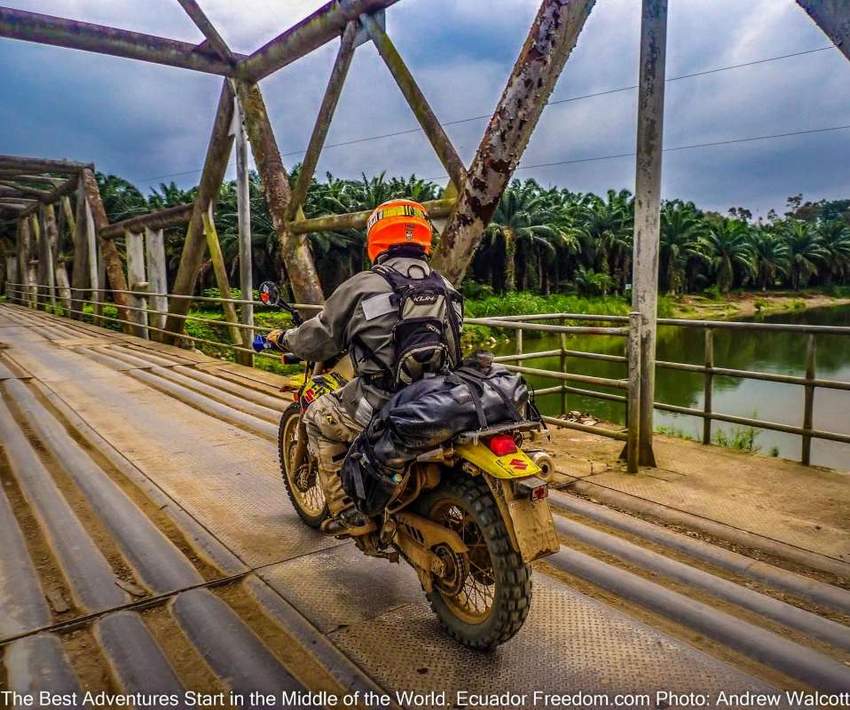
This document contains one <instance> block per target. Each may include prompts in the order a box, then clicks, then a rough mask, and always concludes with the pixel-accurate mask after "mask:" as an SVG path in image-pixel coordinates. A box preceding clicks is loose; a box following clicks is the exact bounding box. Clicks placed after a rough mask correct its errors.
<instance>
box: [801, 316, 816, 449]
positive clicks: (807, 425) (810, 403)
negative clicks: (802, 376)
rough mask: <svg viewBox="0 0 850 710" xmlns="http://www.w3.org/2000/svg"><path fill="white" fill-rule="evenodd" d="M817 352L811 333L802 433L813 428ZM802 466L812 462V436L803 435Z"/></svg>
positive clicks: (807, 343)
mask: <svg viewBox="0 0 850 710" xmlns="http://www.w3.org/2000/svg"><path fill="white" fill-rule="evenodd" d="M816 357H817V351H816V348H815V334H814V333H811V334H810V335H809V338H808V340H807V341H806V384H805V394H804V399H803V432H810V431H811V430H812V429H813V428H814V419H815V416H814V414H815V412H814V410H815V385H814V380H815V360H816ZM801 460H802V463H803V465H804V466H808V465H810V464H811V462H812V436H811V434H808V433H804V434H803V455H802V457H801Z"/></svg>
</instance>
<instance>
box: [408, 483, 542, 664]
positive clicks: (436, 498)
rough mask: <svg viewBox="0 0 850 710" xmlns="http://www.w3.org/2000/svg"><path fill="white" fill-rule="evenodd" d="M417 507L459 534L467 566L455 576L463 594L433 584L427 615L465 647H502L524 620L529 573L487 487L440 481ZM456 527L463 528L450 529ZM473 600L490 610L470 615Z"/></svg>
mask: <svg viewBox="0 0 850 710" xmlns="http://www.w3.org/2000/svg"><path fill="white" fill-rule="evenodd" d="M416 505H417V509H418V512H419V513H420V515H424V516H426V517H428V518H429V519H431V520H435V521H437V522H440V523H441V524H444V525H446V524H448V525H449V527H452V529H454V530H455V532H458V534H461V531H462V532H463V534H461V537H463V538H464V542H466V543H467V545H469V546H470V553H468V554H467V555H464V557H465V558H466V560H465V561H463V562H462V564H461V565H458V567H459V575H460V576H463V575H464V574H465V578H466V582H464V583H463V588H462V589H461V590H460V591H457V590H456V588H455V589H454V590H446V589H441V588H440V586H438V583H437V580H435V583H434V589H433V591H432V592H430V593H428V594H427V597H428V601H429V602H430V603H431V609H433V611H434V613H435V614H436V615H437V617H438V618H439V619H440V622H441V623H442V625H443V627H444V628H445V629H446V631H447V632H448V634H449V635H450V636H451V637H452V638H454V639H456V640H457V641H459V642H460V643H462V644H463V645H464V646H468V647H469V648H474V649H477V650H481V651H486V650H490V649H493V648H495V647H496V646H498V645H500V644H503V643H505V642H506V641H508V640H509V639H510V638H512V637H513V636H514V635H515V634H516V633H517V632H518V631H519V630H520V629H521V628H522V625H523V624H524V623H525V619H526V617H527V616H528V610H529V608H530V606H531V568H530V567H529V566H528V565H526V564H524V563H523V561H522V558H521V557H520V555H519V554H518V553H517V552H516V551H515V550H514V549H513V546H512V545H511V541H510V537H509V536H508V532H507V530H506V529H505V525H504V523H503V521H502V517H501V514H500V513H499V509H498V507H497V506H496V501H495V500H494V499H493V496H492V493H491V492H490V489H489V488H488V487H487V484H486V483H485V482H484V481H483V480H481V479H480V478H468V477H466V476H462V477H456V478H449V479H444V482H443V483H442V484H441V485H440V486H439V487H438V488H437V489H435V490H434V491H431V492H429V493H426V494H425V495H423V496H422V497H421V498H420V499H419V501H417V504H416ZM455 521H462V522H457V524H452V522H455ZM472 542H474V545H473V544H471V543H472ZM476 558H477V560H476ZM453 591H454V592H455V593H452V592H453ZM490 595H492V596H491V597H490ZM475 598H478V599H484V600H485V601H484V602H482V604H481V605H480V606H486V605H487V602H486V600H487V599H488V598H490V603H489V608H488V609H486V610H484V611H481V610H479V609H471V608H470V607H471V606H473V604H472V600H473V599H475Z"/></svg>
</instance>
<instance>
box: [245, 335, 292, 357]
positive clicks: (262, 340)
mask: <svg viewBox="0 0 850 710" xmlns="http://www.w3.org/2000/svg"><path fill="white" fill-rule="evenodd" d="M251 348H252V349H253V350H254V352H257V353H261V352H263V351H265V350H277V351H278V352H280V353H282V355H281V359H282V360H283V362H284V364H286V365H297V364H298V363H299V362H303V360H302V359H301V358H300V357H298V356H297V355H296V354H295V353H290V352H286V351H285V350H281V349H280V348H279V347H278V346H277V345H276V344H275V343H273V342H272V341H271V340H269V339H268V338H267V337H266V336H265V335H259V334H258V335H255V336H254V340H253V342H252V343H251Z"/></svg>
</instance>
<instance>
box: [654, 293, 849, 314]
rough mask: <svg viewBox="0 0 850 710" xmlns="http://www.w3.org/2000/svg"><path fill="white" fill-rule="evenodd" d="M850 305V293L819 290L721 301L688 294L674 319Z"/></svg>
mask: <svg viewBox="0 0 850 710" xmlns="http://www.w3.org/2000/svg"><path fill="white" fill-rule="evenodd" d="M848 304H850V294H847V292H846V291H845V292H838V293H837V294H836V295H829V294H826V293H823V292H818V291H781V292H779V291H777V292H769V293H764V292H762V291H741V292H733V293H730V294H728V295H727V296H723V297H722V298H720V299H714V298H709V297H707V296H701V295H700V296H698V295H691V294H688V295H686V296H680V297H679V298H677V299H675V300H673V301H672V303H671V312H672V315H671V317H672V318H688V319H692V320H734V319H737V318H753V317H756V316H768V315H776V314H780V313H793V312H796V311H804V310H808V309H811V308H829V307H832V306H846V305H848Z"/></svg>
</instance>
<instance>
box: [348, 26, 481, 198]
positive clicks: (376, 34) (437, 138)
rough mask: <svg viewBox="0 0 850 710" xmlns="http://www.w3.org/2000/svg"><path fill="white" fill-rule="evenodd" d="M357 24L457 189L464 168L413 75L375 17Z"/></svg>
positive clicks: (461, 180) (464, 171) (464, 174)
mask: <svg viewBox="0 0 850 710" xmlns="http://www.w3.org/2000/svg"><path fill="white" fill-rule="evenodd" d="M360 23H361V24H362V25H363V27H364V28H365V29H366V32H367V34H368V35H369V38H370V39H371V40H372V42H374V44H375V47H377V49H378V53H379V54H380V55H381V58H382V59H383V60H384V63H385V64H386V65H387V68H388V69H389V70H390V74H392V75H393V78H394V79H395V81H396V83H397V84H398V88H399V89H401V93H402V94H404V98H405V99H406V100H407V103H408V105H409V106H410V108H411V110H412V111H413V113H414V115H415V116H416V120H417V121H419V125H420V126H422V130H423V131H424V132H425V135H426V136H427V137H428V140H429V141H430V142H431V145H432V146H433V148H434V150H435V151H436V153H437V157H439V159H440V162H441V163H442V164H443V167H444V168H445V169H446V172H447V173H448V174H449V177H450V178H451V179H452V182H453V183H454V184H455V186H456V187H457V188H458V189H460V188H461V186H462V185H463V183H464V182H465V179H466V168H465V167H464V165H463V161H462V160H461V159H460V157H459V156H458V154H457V151H456V150H455V147H454V146H453V145H452V142H451V140H450V139H449V137H448V135H447V134H446V132H445V130H444V129H443V126H442V125H441V124H440V122H439V120H437V116H436V115H435V114H434V111H433V110H432V109H431V106H430V104H429V103H428V100H427V99H426V98H425V94H423V93H422V90H421V89H420V88H419V85H418V84H417V83H416V80H415V79H414V78H413V74H411V73H410V69H408V68H407V65H406V64H405V63H404V59H402V57H401V55H400V54H399V53H398V50H397V49H396V47H395V45H394V44H393V42H392V40H391V39H390V38H389V36H388V35H387V33H386V32H384V30H383V29H381V26H380V25H379V24H378V23H377V22H376V21H375V18H374V17H369V16H368V15H362V16H361V17H360Z"/></svg>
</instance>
